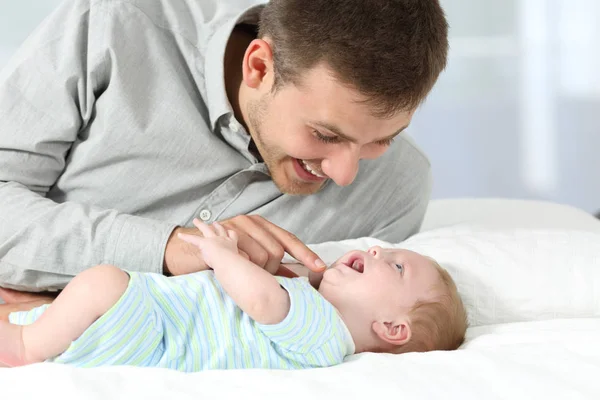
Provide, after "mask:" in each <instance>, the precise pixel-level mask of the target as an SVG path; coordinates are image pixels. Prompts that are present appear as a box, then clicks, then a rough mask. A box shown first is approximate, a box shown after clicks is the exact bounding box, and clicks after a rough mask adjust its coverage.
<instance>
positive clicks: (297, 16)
mask: <svg viewBox="0 0 600 400" xmlns="http://www.w3.org/2000/svg"><path fill="white" fill-rule="evenodd" d="M259 37H261V38H264V37H268V38H269V39H271V41H272V47H273V57H274V68H275V88H277V87H278V86H279V85H281V84H283V83H288V82H291V83H293V84H296V85H299V84H301V80H300V77H301V73H302V72H303V71H306V70H308V69H310V68H313V67H315V66H317V64H321V63H323V64H324V65H326V66H327V67H329V68H330V69H331V70H332V71H333V73H334V76H335V78H336V79H337V80H338V81H340V82H341V83H343V84H346V85H348V86H349V87H351V88H354V89H356V90H358V92H359V93H360V94H361V95H362V96H364V97H365V103H367V104H368V105H369V106H370V107H371V109H372V112H373V113H374V114H375V115H377V116H391V115H394V114H396V113H397V112H398V111H409V110H412V109H414V108H416V107H418V106H419V104H420V103H421V102H422V101H423V100H424V99H425V97H426V96H427V94H428V93H429V92H430V90H431V88H432V87H433V85H434V84H435V82H436V80H437V78H438V76H439V74H440V73H441V72H442V70H443V69H444V68H445V66H446V59H447V55H448V24H447V22H446V18H445V16H444V11H443V10H442V8H441V6H440V4H439V1H438V0H337V1H336V0H271V1H270V2H269V3H268V4H267V5H266V6H265V8H264V9H263V11H262V14H261V18H260V23H259Z"/></svg>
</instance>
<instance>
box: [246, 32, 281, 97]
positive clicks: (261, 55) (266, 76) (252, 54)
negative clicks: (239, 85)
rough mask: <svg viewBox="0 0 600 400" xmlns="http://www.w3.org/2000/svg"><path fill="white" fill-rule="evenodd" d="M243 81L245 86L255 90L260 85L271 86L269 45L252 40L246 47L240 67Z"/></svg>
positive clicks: (271, 70) (271, 57) (258, 40)
mask: <svg viewBox="0 0 600 400" xmlns="http://www.w3.org/2000/svg"><path fill="white" fill-rule="evenodd" d="M242 73H243V79H244V82H245V83H246V85H247V86H249V87H251V88H252V89H257V88H258V87H259V86H261V84H263V83H266V84H267V85H269V90H270V87H271V86H272V85H273V79H274V69H273V51H272V49H271V44H270V43H269V42H267V41H265V40H263V39H254V40H253V41H252V42H250V44H249V45H248V48H247V49H246V53H245V54H244V61H243V65H242Z"/></svg>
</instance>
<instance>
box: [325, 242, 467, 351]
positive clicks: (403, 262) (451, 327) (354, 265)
mask: <svg viewBox="0 0 600 400" xmlns="http://www.w3.org/2000/svg"><path fill="white" fill-rule="evenodd" d="M319 292H320V293H321V294H322V295H323V296H324V297H325V298H326V299H327V300H328V301H330V302H331V303H332V304H333V305H334V306H335V307H336V308H337V309H338V310H339V311H340V313H341V315H342V317H343V318H344V321H345V322H346V323H347V325H348V327H349V328H350V331H351V332H352V335H353V338H354V340H355V342H356V343H357V351H380V352H391V353H405V352H415V351H431V350H454V349H456V348H458V347H459V346H460V345H461V344H462V342H463V340H464V335H465V331H466V328H467V316H466V311H465V308H464V305H463V303H462V300H461V298H460V296H459V295H458V292H457V289H456V285H455V284H454V282H453V280H452V278H451V277H450V275H449V274H448V272H447V271H446V270H444V269H443V268H441V267H440V266H439V265H438V264H437V263H436V262H435V261H434V260H432V259H430V258H428V257H425V256H422V255H421V254H418V253H415V252H412V251H408V250H400V249H382V248H381V247H378V246H376V247H373V248H371V249H369V251H368V252H362V251H352V252H349V253H347V254H346V255H344V256H343V257H341V258H340V259H339V260H338V261H336V262H335V263H334V264H333V265H332V266H331V267H330V268H329V269H328V270H327V271H326V272H325V274H324V275H323V280H322V282H321V284H320V287H319Z"/></svg>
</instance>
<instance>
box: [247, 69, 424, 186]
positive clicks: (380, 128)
mask: <svg viewBox="0 0 600 400" xmlns="http://www.w3.org/2000/svg"><path fill="white" fill-rule="evenodd" d="M359 100H360V97H359V95H358V94H357V92H356V91H354V90H352V89H351V88H348V87H346V86H344V85H342V84H340V83H338V82H337V81H336V80H335V79H334V78H333V77H332V74H331V73H330V72H329V70H328V69H327V68H326V67H324V66H319V67H316V68H313V69H312V70H310V71H309V72H308V73H307V74H306V75H305V76H304V77H303V81H302V85H300V86H295V85H292V84H287V85H284V86H282V87H280V88H278V89H277V90H276V91H274V92H273V91H270V92H268V93H266V94H263V95H261V96H260V97H259V98H258V99H255V100H249V102H248V104H247V109H246V111H247V121H246V122H247V125H248V128H249V130H250V134H251V135H252V138H253V139H254V142H255V144H256V146H257V148H258V151H259V152H260V154H261V156H262V158H263V160H264V162H265V164H266V165H267V167H268V168H269V171H270V172H271V176H272V178H273V181H274V182H275V184H276V185H277V186H278V187H279V189H280V190H281V191H282V192H283V193H287V194H294V195H308V194H313V193H316V192H317V191H318V190H319V189H320V188H321V187H322V186H323V183H324V182H325V181H326V180H327V179H332V180H333V181H334V182H335V183H336V184H338V185H340V186H346V185H349V184H351V183H352V182H353V181H354V179H355V178H356V174H357V173H358V162H359V160H361V159H374V158H377V157H379V156H381V155H382V154H383V153H384V152H385V151H386V150H387V149H388V147H389V145H390V143H391V140H392V138H393V137H394V136H395V135H396V134H398V133H399V131H401V130H402V129H404V128H405V127H406V126H408V124H409V123H410V120H411V118H412V114H413V112H399V113H397V114H396V115H394V116H392V117H389V118H377V117H374V116H373V115H372V112H371V109H370V108H369V106H368V105H367V104H364V103H360V102H359Z"/></svg>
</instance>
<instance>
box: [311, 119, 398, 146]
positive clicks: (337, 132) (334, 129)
mask: <svg viewBox="0 0 600 400" xmlns="http://www.w3.org/2000/svg"><path fill="white" fill-rule="evenodd" d="M312 124H313V125H317V126H320V127H322V128H325V129H327V130H328V131H330V132H331V133H334V134H335V135H336V136H339V137H341V138H342V139H344V140H347V141H349V142H352V143H356V142H358V141H357V140H356V139H355V138H353V137H351V136H348V135H346V134H344V133H343V132H342V130H341V129H340V128H338V127H337V126H336V125H333V124H330V123H327V122H323V121H315V122H312ZM406 128H408V125H405V126H403V127H402V128H400V129H398V130H397V131H396V132H395V133H392V134H391V135H390V136H387V137H385V138H382V139H378V140H377V142H384V141H386V140H391V139H393V138H395V137H396V136H398V135H399V134H400V133H402V131H403V130H405V129H406Z"/></svg>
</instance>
